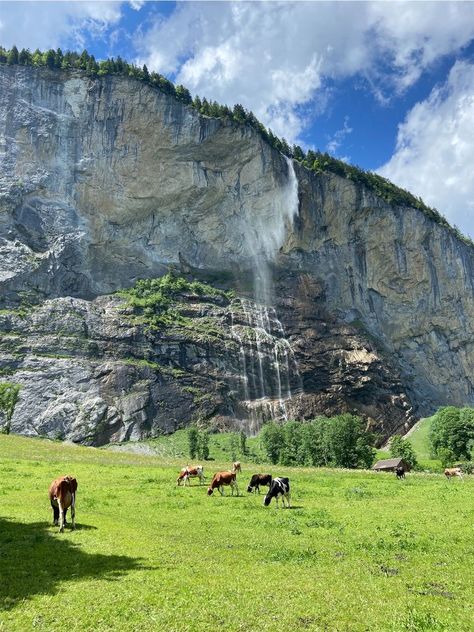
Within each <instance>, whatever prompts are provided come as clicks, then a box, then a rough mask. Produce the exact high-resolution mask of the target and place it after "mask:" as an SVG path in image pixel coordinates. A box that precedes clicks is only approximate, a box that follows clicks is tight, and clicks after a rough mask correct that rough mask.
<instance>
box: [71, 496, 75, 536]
mask: <svg viewBox="0 0 474 632" xmlns="http://www.w3.org/2000/svg"><path fill="white" fill-rule="evenodd" d="M75 518H76V494H73V495H72V502H71V523H72V528H73V529H75V528H76V521H75Z"/></svg>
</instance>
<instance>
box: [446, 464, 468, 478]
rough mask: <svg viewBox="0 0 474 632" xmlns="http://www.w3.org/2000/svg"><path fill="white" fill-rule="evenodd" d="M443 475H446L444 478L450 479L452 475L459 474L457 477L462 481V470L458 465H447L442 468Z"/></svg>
mask: <svg viewBox="0 0 474 632" xmlns="http://www.w3.org/2000/svg"><path fill="white" fill-rule="evenodd" d="M444 475H445V476H446V478H447V479H448V481H450V480H451V479H452V478H453V477H454V476H459V478H460V479H461V480H462V481H464V479H463V477H462V470H461V468H460V467H447V468H446V469H445V470H444Z"/></svg>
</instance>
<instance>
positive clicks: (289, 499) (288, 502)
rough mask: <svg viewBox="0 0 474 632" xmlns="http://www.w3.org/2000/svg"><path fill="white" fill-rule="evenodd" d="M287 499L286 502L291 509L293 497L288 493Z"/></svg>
mask: <svg viewBox="0 0 474 632" xmlns="http://www.w3.org/2000/svg"><path fill="white" fill-rule="evenodd" d="M285 497H286V502H287V504H288V509H290V507H291V502H290V501H291V496H290V494H289V493H288V494H285Z"/></svg>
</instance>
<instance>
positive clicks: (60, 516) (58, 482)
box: [49, 476, 77, 533]
mask: <svg viewBox="0 0 474 632" xmlns="http://www.w3.org/2000/svg"><path fill="white" fill-rule="evenodd" d="M76 492H77V481H76V479H75V478H73V477H72V476H61V477H60V478H57V479H55V480H54V481H53V482H52V483H51V485H50V486H49V500H50V502H51V507H52V508H53V524H54V525H55V526H58V524H59V531H60V532H61V533H62V532H63V531H64V525H65V524H66V513H67V510H68V509H69V507H71V523H72V528H73V529H75V528H76V523H75V520H74V519H75V517H76Z"/></svg>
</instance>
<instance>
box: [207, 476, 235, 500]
mask: <svg viewBox="0 0 474 632" xmlns="http://www.w3.org/2000/svg"><path fill="white" fill-rule="evenodd" d="M224 485H230V486H231V489H232V496H233V495H234V489H235V491H236V492H237V496H238V495H239V488H238V487H237V479H236V477H235V472H216V473H215V474H214V477H213V479H212V481H211V484H210V485H209V488H208V490H207V495H208V496H212V493H213V492H214V490H215V489H216V488H217V489H218V490H219V492H220V495H221V496H224V490H223V486H224Z"/></svg>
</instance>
